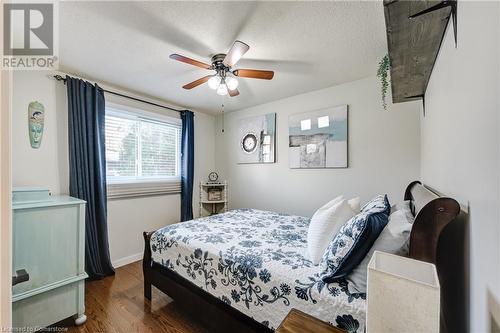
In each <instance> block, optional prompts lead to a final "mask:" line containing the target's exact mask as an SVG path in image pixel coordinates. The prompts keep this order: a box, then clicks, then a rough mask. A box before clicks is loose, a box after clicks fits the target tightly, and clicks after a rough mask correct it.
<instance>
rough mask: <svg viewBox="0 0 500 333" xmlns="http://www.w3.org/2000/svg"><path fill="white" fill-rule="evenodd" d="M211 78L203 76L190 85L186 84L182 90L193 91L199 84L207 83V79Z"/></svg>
mask: <svg viewBox="0 0 500 333" xmlns="http://www.w3.org/2000/svg"><path fill="white" fill-rule="evenodd" d="M211 77H212V75H207V76H204V77H202V78H201V79H198V80H196V81H193V82H191V83H188V84H186V85H184V86H182V88H184V89H193V88H195V87H198V86H199V85H200V84H203V83H205V82H207V81H208V79H210V78H211Z"/></svg>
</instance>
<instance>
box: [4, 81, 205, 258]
mask: <svg viewBox="0 0 500 333" xmlns="http://www.w3.org/2000/svg"><path fill="white" fill-rule="evenodd" d="M13 90H14V95H13V115H12V136H13V138H12V146H13V147H12V166H13V174H12V177H13V186H46V187H48V188H49V189H50V190H51V192H52V193H53V194H67V193H68V188H69V166H68V163H69V162H68V141H67V121H68V118H67V104H66V100H67V99H66V89H65V86H64V85H63V84H62V83H60V82H56V81H55V80H53V79H51V77H50V73H49V72H38V71H17V72H15V74H14V82H13ZM106 99H107V100H109V101H111V100H112V101H113V102H116V103H127V104H128V105H129V106H139V105H141V104H138V103H135V102H130V101H127V100H124V99H117V98H115V97H113V96H111V95H109V96H106ZM34 100H38V101H39V102H41V103H43V104H44V105H45V130H44V135H43V140H42V144H41V147H40V148H39V149H32V148H31V147H30V144H29V138H28V116H27V113H28V110H27V107H28V104H29V103H30V102H31V101H34ZM160 102H161V101H160ZM164 103H165V102H164ZM141 106H142V107H146V105H144V104H142V105H141ZM148 111H151V112H163V113H168V111H164V110H163V109H158V108H154V107H148ZM169 115H171V116H178V115H177V114H176V113H169ZM214 124H215V119H214V117H213V116H210V115H206V114H203V113H198V112H197V113H195V160H196V165H195V187H194V194H193V199H194V203H193V206H194V209H193V211H194V213H195V214H196V213H197V211H198V210H197V209H196V207H197V202H198V201H197V198H198V187H197V186H196V184H197V183H198V182H199V180H200V179H204V178H206V175H207V174H208V172H209V171H210V170H213V169H214V154H215V152H214V131H215V129H214ZM179 215H180V195H179V194H174V195H162V196H153V197H143V198H132V199H113V200H109V201H108V230H109V245H110V254H111V260H112V261H113V262H114V263H115V265H121V264H124V263H127V262H130V261H131V260H138V259H140V256H141V253H142V251H143V240H142V232H143V231H150V230H155V229H158V228H160V227H162V226H164V225H167V224H170V223H174V222H178V221H179Z"/></svg>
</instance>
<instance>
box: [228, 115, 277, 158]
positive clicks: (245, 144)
mask: <svg viewBox="0 0 500 333" xmlns="http://www.w3.org/2000/svg"><path fill="white" fill-rule="evenodd" d="M237 137H238V142H237V144H238V164H247V163H274V162H275V161H276V113H268V114H264V115H261V116H255V117H249V118H244V119H240V120H239V123H238V129H237Z"/></svg>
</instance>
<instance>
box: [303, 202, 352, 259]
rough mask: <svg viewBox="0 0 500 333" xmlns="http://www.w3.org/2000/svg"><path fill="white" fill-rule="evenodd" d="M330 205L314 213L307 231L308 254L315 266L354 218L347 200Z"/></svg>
mask: <svg viewBox="0 0 500 333" xmlns="http://www.w3.org/2000/svg"><path fill="white" fill-rule="evenodd" d="M335 199H338V198H335ZM335 199H334V200H335ZM332 201H333V200H332ZM332 201H330V203H331V202H332ZM330 203H328V204H330ZM328 204H326V205H324V206H323V207H321V208H320V209H318V210H317V211H316V213H314V215H313V217H312V218H311V223H310V224H309V229H308V231H307V253H308V256H309V260H311V261H312V262H313V263H314V264H315V265H317V264H319V262H320V261H321V257H322V256H323V254H324V253H325V250H326V248H327V247H328V244H330V241H331V240H332V238H333V237H334V236H335V235H336V234H337V232H338V231H339V229H340V228H341V227H342V226H343V225H344V223H346V222H347V221H349V220H350V219H351V218H352V217H353V216H354V214H353V212H352V209H351V206H349V204H348V203H347V200H344V199H342V198H341V199H340V200H338V201H336V202H335V203H334V204H333V205H328ZM325 207H326V208H325Z"/></svg>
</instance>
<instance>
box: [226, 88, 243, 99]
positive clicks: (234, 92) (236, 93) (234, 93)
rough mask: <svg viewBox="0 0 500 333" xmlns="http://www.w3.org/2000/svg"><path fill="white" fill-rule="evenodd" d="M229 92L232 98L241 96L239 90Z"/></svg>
mask: <svg viewBox="0 0 500 333" xmlns="http://www.w3.org/2000/svg"><path fill="white" fill-rule="evenodd" d="M228 92H229V96H231V97H235V96H238V95H239V94H240V92H239V91H238V89H234V90H228Z"/></svg>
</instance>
